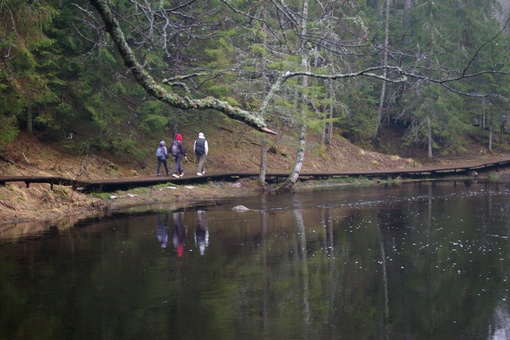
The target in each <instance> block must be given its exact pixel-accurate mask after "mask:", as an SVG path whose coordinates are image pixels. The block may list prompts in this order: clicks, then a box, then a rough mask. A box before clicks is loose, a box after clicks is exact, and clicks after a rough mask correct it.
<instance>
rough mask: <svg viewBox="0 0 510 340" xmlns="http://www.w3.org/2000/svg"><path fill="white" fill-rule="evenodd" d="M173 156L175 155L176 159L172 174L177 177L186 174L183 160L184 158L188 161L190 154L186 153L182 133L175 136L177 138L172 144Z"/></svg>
mask: <svg viewBox="0 0 510 340" xmlns="http://www.w3.org/2000/svg"><path fill="white" fill-rule="evenodd" d="M172 156H174V159H175V167H174V173H173V174H172V176H174V177H176V178H179V177H182V176H184V170H183V169H182V166H181V161H182V159H183V158H184V160H185V161H186V162H187V161H188V155H187V154H186V149H185V148H184V144H183V142H182V135H181V134H180V133H178V134H177V136H175V140H174V143H173V145H172Z"/></svg>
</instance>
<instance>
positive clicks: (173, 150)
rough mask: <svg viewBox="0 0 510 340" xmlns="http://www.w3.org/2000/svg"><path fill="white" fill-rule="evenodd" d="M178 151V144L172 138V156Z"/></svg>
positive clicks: (175, 155)
mask: <svg viewBox="0 0 510 340" xmlns="http://www.w3.org/2000/svg"><path fill="white" fill-rule="evenodd" d="M178 153H179V144H178V143H177V141H176V140H174V142H173V144H172V156H174V157H177V154H178Z"/></svg>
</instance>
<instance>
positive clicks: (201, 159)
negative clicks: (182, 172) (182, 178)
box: [193, 132, 209, 176]
mask: <svg viewBox="0 0 510 340" xmlns="http://www.w3.org/2000/svg"><path fill="white" fill-rule="evenodd" d="M193 151H195V155H196V156H197V162H198V170H197V175H198V176H202V175H203V174H205V170H204V163H205V158H206V157H207V153H208V152H209V145H207V140H206V139H205V135H204V134H203V133H202V132H200V133H199V134H198V139H197V140H196V141H195V142H194V143H193Z"/></svg>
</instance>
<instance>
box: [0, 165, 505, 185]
mask: <svg viewBox="0 0 510 340" xmlns="http://www.w3.org/2000/svg"><path fill="white" fill-rule="evenodd" d="M506 167H510V156H507V157H495V158H491V159H486V160H480V161H473V162H463V163H462V164H452V165H445V166H425V167H418V168H401V169H377V170H352V171H339V172H313V173H301V175H300V177H299V179H300V180H310V179H327V178H342V177H366V178H385V179H391V178H403V179H409V178H423V179H427V178H440V177H445V176H470V177H472V176H476V173H479V172H484V171H498V170H500V169H503V168H506ZM288 175H289V173H285V172H271V173H267V174H266V178H267V180H268V182H271V181H272V182H278V181H281V180H284V179H285V178H287V177H288ZM257 176H258V173H254V172H231V173H207V174H206V175H204V176H197V175H196V174H194V173H193V174H192V175H185V176H184V177H182V178H174V177H172V176H148V177H127V178H118V179H101V180H87V179H69V178H63V177H55V176H0V185H6V183H11V182H24V183H25V184H26V186H27V188H28V187H29V186H30V184H31V183H48V184H50V188H51V189H52V190H53V186H54V185H64V186H71V187H73V189H74V190H78V191H82V192H112V191H116V190H129V189H133V188H137V187H145V186H153V185H158V184H164V183H174V184H194V183H205V182H207V181H235V180H237V179H239V178H246V177H257Z"/></svg>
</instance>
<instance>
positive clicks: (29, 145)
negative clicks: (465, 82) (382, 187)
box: [0, 137, 494, 233]
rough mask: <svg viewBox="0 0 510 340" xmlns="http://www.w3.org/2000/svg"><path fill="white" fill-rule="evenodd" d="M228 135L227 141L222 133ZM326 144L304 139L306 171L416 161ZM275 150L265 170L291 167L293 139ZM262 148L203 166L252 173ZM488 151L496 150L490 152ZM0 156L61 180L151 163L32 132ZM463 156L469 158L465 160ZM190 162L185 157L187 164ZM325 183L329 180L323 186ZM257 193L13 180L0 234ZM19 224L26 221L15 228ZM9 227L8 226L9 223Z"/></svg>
mask: <svg viewBox="0 0 510 340" xmlns="http://www.w3.org/2000/svg"><path fill="white" fill-rule="evenodd" d="M226 140H228V139H226ZM232 148H234V149H235V150H236V152H235V153H222V152H221V150H225V149H232ZM323 148H324V146H323V145H322V146H321V145H320V144H318V143H313V142H310V143H308V146H307V153H306V157H305V163H304V165H303V169H302V171H304V172H314V171H315V172H328V171H342V170H345V171H349V170H351V171H352V170H353V169H357V170H362V169H398V168H409V167H417V166H420V165H421V164H420V162H418V161H416V160H414V159H411V158H401V157H399V156H396V155H385V154H380V153H377V152H370V151H366V150H363V149H361V148H359V147H356V146H354V145H352V144H350V143H349V142H348V141H346V140H345V139H343V138H341V137H338V139H337V140H335V143H334V144H333V145H330V146H327V149H323ZM278 150H279V151H278V153H276V154H273V153H268V171H271V172H290V169H292V163H293V158H292V157H289V156H288V155H290V154H292V149H291V142H287V143H286V144H285V143H283V142H282V143H281V146H280V147H279V149H278ZM259 152H260V147H259V146H257V145H255V144H253V143H245V144H240V143H238V145H236V146H233V145H225V146H224V147H223V148H220V149H219V150H218V148H215V149H213V151H211V153H210V155H209V156H208V159H207V163H206V166H207V169H208V170H209V171H212V172H220V171H234V172H235V171H252V172H255V173H256V172H257V171H258V164H257V157H256V155H257V154H258V153H259ZM490 156H491V155H489V154H483V153H479V154H478V155H477V157H473V155H471V156H470V157H469V158H470V159H471V160H473V159H476V158H484V157H490ZM492 156H494V155H492ZM3 157H4V159H6V160H7V161H3V162H0V175H4V176H8V175H15V176H61V177H65V178H84V179H105V178H110V179H115V178H122V177H130V176H148V175H153V172H154V169H155V166H156V164H155V161H154V160H153V159H152V158H151V160H152V161H153V163H154V164H152V163H151V164H148V165H147V164H146V165H144V168H143V169H142V168H135V167H133V161H132V160H131V159H129V158H128V159H125V160H121V159H118V158H117V159H116V161H117V162H116V163H113V162H111V161H110V160H109V159H107V158H104V157H100V156H97V155H90V156H70V155H69V154H65V153H63V152H62V150H60V149H59V148H57V147H56V146H52V145H48V144H43V143H41V142H38V141H37V140H35V139H33V138H28V137H25V138H20V139H18V140H17V141H16V143H13V145H12V146H11V149H9V150H7V152H4V156H3ZM466 159H467V158H466ZM434 162H435V164H438V162H441V163H440V164H448V162H450V164H451V163H453V162H460V160H459V159H456V160H455V161H449V160H447V159H443V160H439V159H435V160H434ZM195 166H196V164H194V163H193V162H192V160H191V162H190V163H188V164H186V165H185V167H186V170H188V169H190V171H192V170H191V169H193V168H194V167H195ZM357 181H360V182H359V183H358V184H363V185H369V184H373V183H378V181H377V180H373V181H369V180H367V179H357ZM324 184H325V182H312V181H306V182H298V185H297V187H296V190H308V189H309V187H310V186H322V185H324ZM353 184H354V183H353V180H352V179H345V180H344V181H343V182H342V181H341V180H338V181H336V183H335V185H353ZM328 185H329V184H328ZM259 194H260V191H259V188H258V183H257V180H256V179H255V178H253V179H243V180H238V181H237V182H234V183H229V182H209V183H206V184H200V185H196V186H190V185H173V184H171V183H168V184H164V185H158V186H154V187H145V188H138V189H135V190H130V191H129V192H115V193H98V194H83V193H80V192H77V191H73V190H72V188H70V187H64V186H58V185H56V186H54V187H53V190H51V188H50V186H49V185H48V184H31V185H30V187H29V188H27V187H26V185H25V184H24V183H13V184H8V185H6V186H3V187H0V233H2V230H4V229H6V228H7V229H10V228H11V227H12V225H13V224H17V225H18V226H20V227H19V228H20V229H22V230H25V228H28V229H29V228H30V226H29V225H30V223H32V224H33V223H34V222H42V223H43V224H49V225H54V226H56V227H57V228H61V227H65V226H66V225H72V224H74V223H76V221H80V220H83V219H86V218H94V217H96V216H99V217H100V216H106V215H108V214H111V213H112V212H115V211H119V210H122V209H130V207H135V206H138V207H140V206H143V205H153V204H171V205H173V206H174V207H175V208H176V209H178V208H182V207H185V206H189V205H193V204H196V203H197V202H201V201H209V202H210V201H212V200H218V199H224V198H230V197H240V198H241V197H246V196H253V195H259ZM21 224H23V225H26V226H23V227H21ZM7 225H9V226H7Z"/></svg>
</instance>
